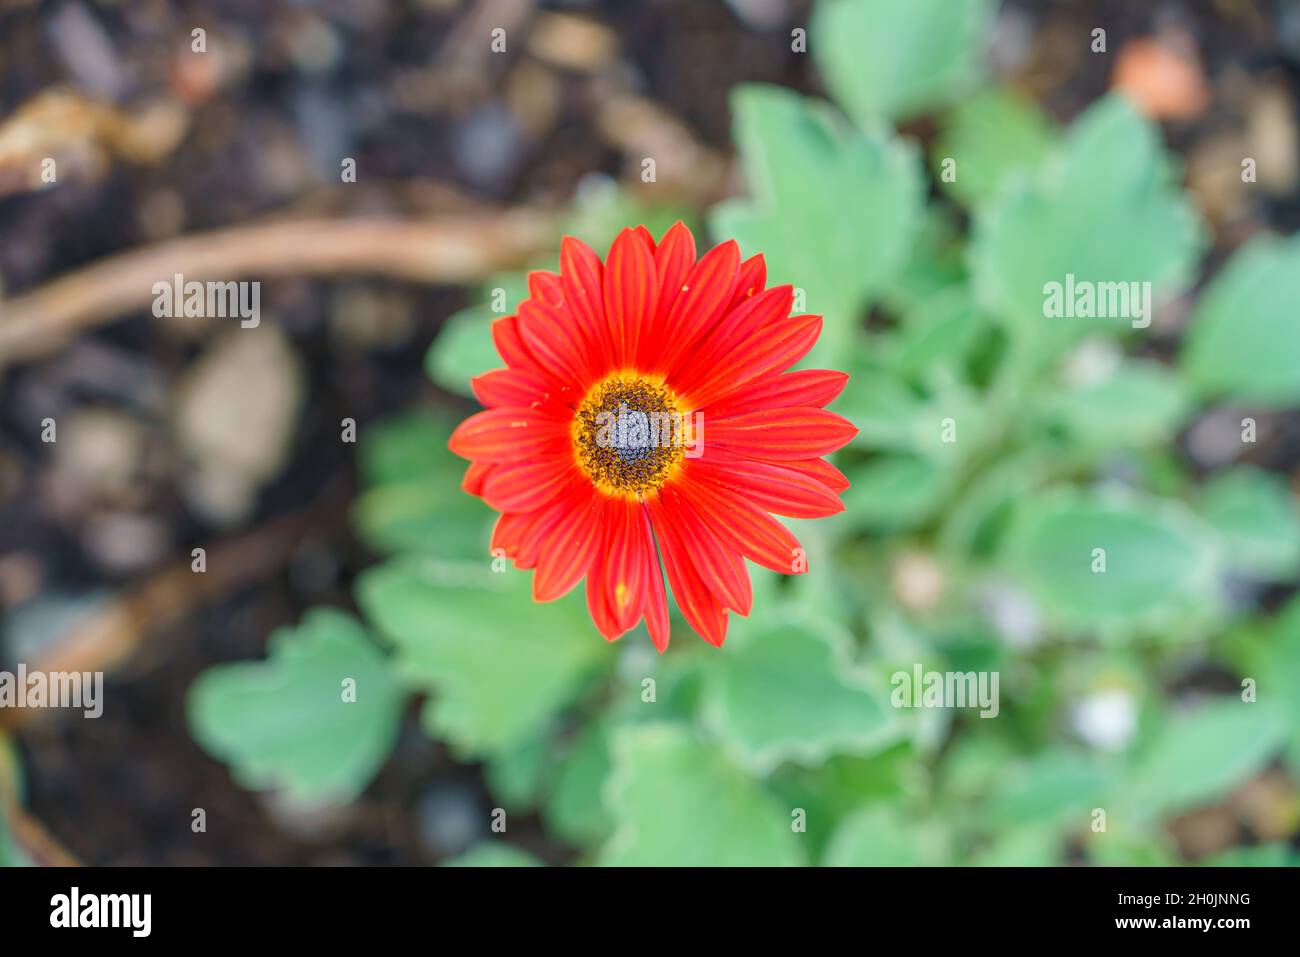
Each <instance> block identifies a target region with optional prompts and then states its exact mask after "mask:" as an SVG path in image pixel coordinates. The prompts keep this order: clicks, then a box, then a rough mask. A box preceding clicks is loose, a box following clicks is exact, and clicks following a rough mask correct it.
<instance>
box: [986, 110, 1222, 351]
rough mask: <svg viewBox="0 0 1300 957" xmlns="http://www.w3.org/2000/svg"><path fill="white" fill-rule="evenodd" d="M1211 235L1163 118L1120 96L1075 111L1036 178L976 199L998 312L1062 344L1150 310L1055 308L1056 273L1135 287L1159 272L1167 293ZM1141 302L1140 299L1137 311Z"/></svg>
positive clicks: (989, 291)
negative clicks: (1183, 188) (1176, 163)
mask: <svg viewBox="0 0 1300 957" xmlns="http://www.w3.org/2000/svg"><path fill="white" fill-rule="evenodd" d="M1202 245H1203V235H1202V229H1201V225H1200V221H1199V219H1198V218H1197V215H1196V213H1195V211H1194V208H1193V206H1192V204H1191V202H1190V201H1189V200H1188V199H1187V197H1186V196H1184V195H1183V194H1182V193H1180V192H1179V191H1178V189H1177V184H1176V181H1175V179H1174V177H1173V176H1172V175H1171V170H1170V164H1169V162H1168V160H1167V158H1166V156H1165V154H1164V151H1163V149H1162V147H1161V143H1160V132H1159V128H1158V127H1156V126H1155V125H1153V124H1152V123H1151V122H1149V121H1148V120H1146V119H1144V118H1143V117H1142V116H1140V115H1139V114H1138V113H1137V111H1136V110H1135V109H1134V108H1133V107H1132V106H1130V105H1129V104H1128V103H1127V102H1126V101H1125V100H1123V99H1122V98H1120V97H1117V96H1111V97H1107V98H1106V99H1103V100H1101V101H1099V102H1098V103H1096V104H1094V105H1093V106H1091V107H1089V109H1088V110H1087V111H1085V112H1084V113H1083V114H1082V115H1081V116H1080V117H1079V118H1078V119H1077V120H1076V121H1075V123H1074V125H1073V126H1071V127H1070V130H1069V132H1068V134H1067V135H1066V137H1065V139H1064V141H1063V142H1062V143H1061V145H1060V147H1059V148H1058V149H1057V150H1056V151H1055V152H1054V154H1053V155H1052V156H1051V157H1049V158H1048V159H1047V160H1046V161H1045V162H1044V163H1043V164H1042V167H1041V169H1040V170H1039V172H1038V174H1037V175H1036V176H1035V177H1034V178H1033V179H1032V180H1031V181H1021V182H1019V183H1014V184H1011V186H1010V187H1008V188H1007V189H1006V190H1003V191H1002V192H1000V193H999V194H998V196H997V199H996V200H995V201H994V202H990V203H988V204H985V205H982V206H981V207H980V208H979V209H978V210H977V213H976V217H975V227H974V234H973V239H972V244H971V249H970V257H971V272H972V275H973V277H974V280H975V288H976V294H977V298H978V300H979V301H980V302H981V303H982V304H983V305H984V306H985V307H987V308H988V309H989V311H990V312H991V313H992V314H994V315H999V316H1002V317H1004V318H1005V320H1006V321H1007V322H1008V323H1010V324H1012V325H1013V327H1016V328H1019V329H1020V330H1021V332H1022V334H1023V335H1027V336H1029V337H1031V338H1033V339H1035V340H1036V341H1039V342H1040V346H1039V348H1040V349H1045V348H1046V347H1050V348H1051V350H1052V351H1057V350H1059V349H1060V348H1061V347H1063V346H1064V345H1065V344H1066V343H1068V342H1070V341H1072V340H1074V339H1076V338H1078V337H1079V336H1081V335H1083V334H1085V333H1087V332H1090V331H1097V330H1104V331H1108V332H1120V331H1122V330H1126V329H1129V328H1131V327H1132V326H1133V325H1134V323H1137V324H1139V325H1140V324H1141V323H1142V321H1143V319H1142V318H1139V317H1137V316H1136V315H1129V316H1118V317H1103V318H1091V319H1088V318H1068V317H1066V316H1061V317H1054V316H1053V317H1049V316H1048V315H1047V313H1046V312H1045V308H1046V304H1047V300H1048V295H1047V292H1048V289H1049V285H1048V284H1051V283H1057V284H1060V287H1061V291H1062V292H1063V293H1064V287H1065V286H1066V284H1067V282H1068V277H1069V276H1070V275H1073V276H1074V277H1075V283H1076V287H1077V288H1081V287H1078V286H1077V284H1078V283H1079V282H1081V281H1086V282H1088V283H1109V282H1114V283H1123V284H1125V288H1126V289H1128V288H1131V287H1128V285H1127V284H1129V283H1134V282H1137V283H1142V282H1150V283H1151V284H1152V287H1151V290H1152V299H1155V300H1158V299H1159V298H1160V297H1161V295H1162V293H1168V292H1171V291H1175V290H1177V289H1178V288H1180V287H1181V286H1183V285H1185V284H1186V282H1187V281H1188V280H1189V278H1190V276H1191V272H1192V267H1193V266H1194V264H1195V262H1196V259H1197V257H1198V255H1199V252H1200V249H1201V247H1202ZM1138 288H1139V293H1140V292H1141V287H1138ZM1117 291H1118V287H1117ZM1100 298H1101V297H1099V299H1098V302H1100ZM1105 298H1107V299H1108V298H1109V297H1105ZM1106 305H1107V308H1108V309H1109V302H1107V304H1106ZM1116 305H1117V306H1119V305H1122V303H1118V302H1117V303H1116ZM1147 305H1148V306H1149V305H1150V303H1149V302H1148V303H1147ZM1135 306H1136V304H1135V303H1132V302H1130V304H1129V311H1130V313H1136V311H1137V310H1136V308H1135ZM1116 311H1120V310H1119V309H1117V310H1116ZM1147 318H1148V319H1149V318H1150V316H1149V314H1148V317H1147Z"/></svg>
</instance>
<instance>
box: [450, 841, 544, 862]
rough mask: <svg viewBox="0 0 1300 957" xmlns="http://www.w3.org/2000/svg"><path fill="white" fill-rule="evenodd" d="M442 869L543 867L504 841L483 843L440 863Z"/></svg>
mask: <svg viewBox="0 0 1300 957" xmlns="http://www.w3.org/2000/svg"><path fill="white" fill-rule="evenodd" d="M442 866H443V867H545V866H546V865H545V864H543V863H542V862H541V861H539V860H538V859H537V858H536V857H534V856H533V855H531V854H529V853H528V852H527V851H522V850H520V849H519V848H517V847H515V846H514V845H512V844H507V843H505V842H504V841H483V842H481V843H479V844H475V845H474V846H473V847H472V848H470V849H469V850H468V851H466V852H465V853H464V854H462V855H460V856H459V857H454V858H452V859H451V860H449V861H443V862H442Z"/></svg>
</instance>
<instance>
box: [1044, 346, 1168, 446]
mask: <svg viewBox="0 0 1300 957" xmlns="http://www.w3.org/2000/svg"><path fill="white" fill-rule="evenodd" d="M1189 409H1190V402H1189V401H1188V397H1187V394H1186V390H1185V389H1184V388H1183V384H1182V381H1181V380H1180V379H1179V378H1178V376H1177V375H1175V374H1174V373H1172V372H1170V371H1169V369H1167V368H1166V367H1165V366H1163V365H1161V364H1160V363H1158V362H1147V361H1143V360H1139V359H1129V360H1124V361H1123V362H1121V363H1120V364H1119V365H1118V366H1117V367H1116V368H1115V369H1114V371H1113V372H1111V374H1110V375H1108V376H1107V377H1106V378H1105V379H1103V380H1102V381H1100V382H1096V383H1092V384H1090V385H1087V386H1083V387H1081V388H1076V389H1071V390H1069V391H1064V392H1058V393H1056V394H1055V395H1053V396H1052V397H1051V398H1049V399H1048V400H1047V403H1046V406H1045V408H1044V410H1043V411H1044V414H1045V416H1046V417H1047V419H1048V420H1049V421H1051V422H1053V423H1055V424H1057V425H1059V426H1060V427H1061V428H1062V429H1063V430H1064V431H1065V433H1066V435H1067V436H1068V437H1069V439H1070V440H1071V441H1072V442H1073V443H1074V444H1075V445H1077V446H1082V447H1084V448H1087V449H1101V450H1110V449H1114V448H1140V447H1143V446H1149V445H1155V444H1157V443H1161V442H1168V441H1170V440H1171V439H1172V438H1173V436H1174V435H1175V434H1176V433H1177V431H1178V429H1179V427H1180V426H1181V425H1182V422H1183V420H1184V419H1185V418H1186V416H1187V413H1188V411H1189Z"/></svg>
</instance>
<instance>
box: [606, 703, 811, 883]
mask: <svg viewBox="0 0 1300 957" xmlns="http://www.w3.org/2000/svg"><path fill="white" fill-rule="evenodd" d="M612 752H613V761H614V770H613V774H612V775H611V777H610V780H609V785H608V792H607V801H608V804H609V807H610V809H611V812H612V814H613V817H614V821H615V831H614V835H613V836H612V837H611V838H610V840H609V843H608V844H607V845H606V846H605V849H604V851H603V853H602V855H601V862H602V863H603V864H606V865H611V866H669V867H692V866H697V867H772V866H791V865H797V864H802V863H803V862H804V855H803V850H802V848H801V847H800V841H799V837H798V835H796V834H795V833H794V831H793V830H792V828H791V822H792V821H793V817H792V816H791V814H790V813H789V812H788V811H786V810H785V809H783V808H781V807H780V806H778V805H777V804H776V803H775V801H773V800H772V799H771V798H770V797H769V796H768V795H767V794H766V793H764V792H763V791H762V790H761V789H760V788H759V786H758V784H757V783H756V782H755V781H754V780H753V779H752V778H750V777H749V776H748V775H747V774H745V773H744V772H742V771H740V770H739V769H737V768H736V767H735V766H733V765H732V764H731V762H729V761H728V760H727V758H726V757H725V756H724V755H722V754H720V753H719V752H718V751H716V750H714V749H713V748H711V747H709V746H708V745H707V744H704V743H703V742H701V741H699V740H698V739H697V738H696V737H695V736H694V735H693V734H692V732H691V731H690V730H689V729H688V728H686V727H683V726H681V725H674V724H646V725H637V726H633V727H627V728H621V729H619V730H618V731H617V732H615V734H614V739H613V746H612Z"/></svg>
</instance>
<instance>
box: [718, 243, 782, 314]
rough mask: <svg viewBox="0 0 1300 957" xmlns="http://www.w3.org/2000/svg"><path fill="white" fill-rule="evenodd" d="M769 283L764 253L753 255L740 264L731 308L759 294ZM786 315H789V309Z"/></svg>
mask: <svg viewBox="0 0 1300 957" xmlns="http://www.w3.org/2000/svg"><path fill="white" fill-rule="evenodd" d="M765 285H767V263H765V262H764V261H763V255H762V254H761V253H760V254H759V255H757V256H751V257H750V258H749V259H746V260H745V261H744V262H743V263H741V264H740V273H739V275H737V276H736V294H735V295H734V296H732V297H731V308H732V309H734V308H736V306H739V305H740V304H741V303H742V302H744V301H745V300H746V299H748V298H749V297H750V296H757V295H758V294H759V293H760V292H762V291H763V287H764V286H765ZM786 315H789V311H788V310H787V312H786Z"/></svg>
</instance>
